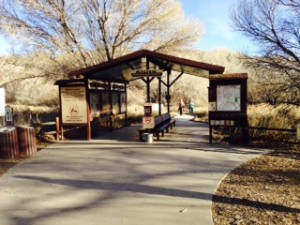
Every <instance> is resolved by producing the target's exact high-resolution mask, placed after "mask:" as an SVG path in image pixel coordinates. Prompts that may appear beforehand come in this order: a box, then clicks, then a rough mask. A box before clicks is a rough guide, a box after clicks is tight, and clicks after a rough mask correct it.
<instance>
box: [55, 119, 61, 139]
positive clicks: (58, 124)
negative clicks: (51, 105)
mask: <svg viewBox="0 0 300 225" xmlns="http://www.w3.org/2000/svg"><path fill="white" fill-rule="evenodd" d="M55 125H56V140H57V141H59V127H60V123H59V117H56V118H55Z"/></svg>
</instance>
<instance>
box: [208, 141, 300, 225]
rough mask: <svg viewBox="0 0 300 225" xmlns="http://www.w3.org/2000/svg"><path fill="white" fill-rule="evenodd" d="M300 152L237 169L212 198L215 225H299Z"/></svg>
mask: <svg viewBox="0 0 300 225" xmlns="http://www.w3.org/2000/svg"><path fill="white" fill-rule="evenodd" d="M299 185H300V148H299V146H298V147H297V148H295V149H294V150H276V151H274V152H272V153H269V154H266V155H262V156H260V157H257V158H254V159H252V160H250V161H248V162H246V163H244V164H243V165H241V166H240V167H238V168H236V169H234V170H233V171H232V172H231V173H230V174H228V175H227V176H226V177H225V178H224V179H223V180H222V182H221V183H220V185H219V187H218V189H217V191H216V192H215V195H214V198H213V206H212V214H213V220H214V223H215V225H225V224H226V225H246V224H247V225H251V224H253V225H290V224H300V186H299Z"/></svg>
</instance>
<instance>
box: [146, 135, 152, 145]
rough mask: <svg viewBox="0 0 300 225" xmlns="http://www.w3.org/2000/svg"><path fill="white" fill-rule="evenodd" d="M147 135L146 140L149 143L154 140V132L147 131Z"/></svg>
mask: <svg viewBox="0 0 300 225" xmlns="http://www.w3.org/2000/svg"><path fill="white" fill-rule="evenodd" d="M145 136H146V142H147V143H152V142H153V134H151V133H146V134H145Z"/></svg>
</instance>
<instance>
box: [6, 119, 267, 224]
mask: <svg viewBox="0 0 300 225" xmlns="http://www.w3.org/2000/svg"><path fill="white" fill-rule="evenodd" d="M190 119H191V117H190V116H182V117H178V118H177V126H176V128H175V129H173V130H172V131H171V133H169V134H166V135H165V137H163V138H162V139H161V141H154V142H153V143H151V144H150V143H146V142H139V141H138V134H137V129H138V127H134V126H133V127H128V128H123V129H120V130H117V131H114V132H113V133H110V134H107V135H104V136H101V137H100V138H99V140H93V141H91V142H86V141H72V142H71V141H69V142H68V141H64V142H61V143H58V144H54V145H51V146H49V147H47V148H46V149H43V150H42V151H40V152H38V154H36V155H35V156H33V157H31V158H29V159H27V160H25V161H23V162H22V163H20V164H18V165H16V166H15V167H14V168H12V169H10V170H9V171H8V172H7V173H6V174H4V175H3V176H2V177H0V224H1V225H120V224H128V225H141V224H143V225H179V224H180V225H210V224H213V222H212V218H211V203H212V202H211V199H212V195H213V193H214V192H215V190H216V188H217V186H218V184H219V182H220V181H221V180H222V178H223V177H224V176H225V175H226V174H227V173H228V172H230V171H231V170H232V169H233V168H234V167H236V166H238V165H239V164H241V163H242V162H244V161H246V160H248V159H250V158H252V157H255V156H257V155H259V154H262V153H263V152H262V151H261V150H258V149H247V148H242V147H234V146H221V145H215V144H212V145H210V144H208V127H207V126H206V125H204V124H201V123H195V122H191V121H190Z"/></svg>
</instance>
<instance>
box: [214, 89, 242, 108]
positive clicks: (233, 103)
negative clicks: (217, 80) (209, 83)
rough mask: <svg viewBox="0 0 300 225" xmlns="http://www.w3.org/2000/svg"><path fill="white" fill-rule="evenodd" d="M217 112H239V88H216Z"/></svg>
mask: <svg viewBox="0 0 300 225" xmlns="http://www.w3.org/2000/svg"><path fill="white" fill-rule="evenodd" d="M217 111H241V86H240V85H223V86H217Z"/></svg>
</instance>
